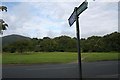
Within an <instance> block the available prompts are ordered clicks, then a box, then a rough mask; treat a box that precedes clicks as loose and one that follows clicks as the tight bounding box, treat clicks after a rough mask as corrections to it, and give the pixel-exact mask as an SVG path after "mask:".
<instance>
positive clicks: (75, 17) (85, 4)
mask: <svg viewBox="0 0 120 80" xmlns="http://www.w3.org/2000/svg"><path fill="white" fill-rule="evenodd" d="M87 8H88V2H87V1H86V0H85V1H84V2H83V3H82V4H81V5H80V6H79V7H75V9H74V11H73V13H72V15H71V16H70V18H69V19H68V21H69V25H70V26H72V25H73V23H74V22H75V21H76V31H77V32H76V34H77V42H78V43H77V44H78V46H77V48H78V65H79V73H80V80H82V65H81V49H80V32H79V17H78V16H79V15H80V14H81V13H82V12H83V11H85V10H86V9H87Z"/></svg>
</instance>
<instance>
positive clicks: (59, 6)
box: [2, 0, 118, 38]
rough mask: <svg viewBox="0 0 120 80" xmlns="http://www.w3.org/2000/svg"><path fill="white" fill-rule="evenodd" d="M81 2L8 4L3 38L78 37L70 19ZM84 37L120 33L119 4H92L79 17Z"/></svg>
mask: <svg viewBox="0 0 120 80" xmlns="http://www.w3.org/2000/svg"><path fill="white" fill-rule="evenodd" d="M81 3H82V0H81V1H80V2H74V1H72V2H57V1H56V2H4V3H2V5H5V6H7V7H8V12H2V17H3V19H4V20H5V21H6V23H8V25H9V28H8V30H6V31H4V34H3V36H5V35H10V34H19V35H24V36H28V37H31V38H33V37H37V38H43V37H45V36H48V37H51V38H53V37H56V36H61V35H67V36H71V37H75V36H76V25H75V24H74V25H73V26H72V27H70V26H69V24H68V18H69V16H70V15H71V13H72V12H73V10H74V7H76V6H79V5H80V4H81ZM79 23H80V32H81V37H83V38H87V37H89V36H93V35H95V36H102V35H105V34H109V33H112V32H115V31H118V2H97V0H96V1H94V2H89V4H88V9H87V10H86V11H84V12H83V13H82V14H81V15H80V16H79Z"/></svg>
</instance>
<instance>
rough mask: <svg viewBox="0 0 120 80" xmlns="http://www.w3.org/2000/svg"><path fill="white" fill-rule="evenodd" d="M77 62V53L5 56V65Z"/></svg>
mask: <svg viewBox="0 0 120 80" xmlns="http://www.w3.org/2000/svg"><path fill="white" fill-rule="evenodd" d="M76 60H77V54H76V53H68V52H64V53H61V52H40V53H30V54H10V53H7V54H3V56H2V62H3V64H45V63H69V62H74V61H76Z"/></svg>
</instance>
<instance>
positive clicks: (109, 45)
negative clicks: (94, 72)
mask: <svg viewBox="0 0 120 80" xmlns="http://www.w3.org/2000/svg"><path fill="white" fill-rule="evenodd" d="M80 46H81V52H111V51H115V52H120V33H119V32H114V33H111V34H107V35H105V36H91V37H88V38H87V39H85V38H82V39H81V40H80ZM31 51H32V52H77V38H75V37H74V38H71V37H69V36H59V37H55V38H50V37H44V38H43V39H38V38H32V39H30V40H18V41H15V42H13V43H11V44H8V45H6V46H4V47H3V52H11V53H14V52H20V53H23V52H31Z"/></svg>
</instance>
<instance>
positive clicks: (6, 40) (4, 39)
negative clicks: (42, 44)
mask: <svg viewBox="0 0 120 80" xmlns="http://www.w3.org/2000/svg"><path fill="white" fill-rule="evenodd" d="M30 39H31V38H29V37H25V36H21V35H16V34H12V35H8V36H3V37H2V46H3V47H4V46H5V45H8V44H10V43H13V42H16V41H18V40H30Z"/></svg>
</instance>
